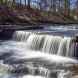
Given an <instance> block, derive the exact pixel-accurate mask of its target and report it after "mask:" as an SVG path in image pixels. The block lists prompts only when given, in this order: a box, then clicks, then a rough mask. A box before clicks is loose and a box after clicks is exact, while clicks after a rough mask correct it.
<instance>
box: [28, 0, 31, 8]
mask: <svg viewBox="0 0 78 78" xmlns="http://www.w3.org/2000/svg"><path fill="white" fill-rule="evenodd" d="M30 3H31V0H28V8H30Z"/></svg>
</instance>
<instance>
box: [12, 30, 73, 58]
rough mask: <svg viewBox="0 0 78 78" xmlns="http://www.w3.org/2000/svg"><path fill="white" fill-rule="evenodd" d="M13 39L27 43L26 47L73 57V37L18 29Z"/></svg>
mask: <svg viewBox="0 0 78 78" xmlns="http://www.w3.org/2000/svg"><path fill="white" fill-rule="evenodd" d="M13 39H14V40H17V41H21V42H23V41H24V43H26V46H25V47H26V48H28V49H30V50H38V51H41V52H45V53H49V54H57V55H61V56H66V57H69V56H70V57H72V56H73V55H72V54H73V52H71V49H72V48H71V45H72V38H71V37H62V36H53V35H49V34H48V35H44V34H40V33H37V32H26V31H16V32H15V33H14V35H13Z"/></svg>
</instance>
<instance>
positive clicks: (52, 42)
mask: <svg viewBox="0 0 78 78" xmlns="http://www.w3.org/2000/svg"><path fill="white" fill-rule="evenodd" d="M76 27H77V26H76ZM76 27H72V26H70V27H62V26H60V27H59V28H57V26H56V27H50V28H47V27H45V28H44V30H35V31H32V30H27V31H25V30H24V31H15V32H14V33H13V36H12V38H11V39H10V40H5V41H3V40H0V78H72V72H71V71H70V70H66V69H65V67H66V66H69V65H70V66H71V65H73V64H77V63H78V61H77V60H76V59H75V56H74V54H75V53H74V46H73V43H72V40H73V37H75V35H77V33H78V29H77V28H76ZM33 63H34V64H33ZM35 63H37V64H35ZM50 67H51V68H50ZM27 73H28V74H27Z"/></svg>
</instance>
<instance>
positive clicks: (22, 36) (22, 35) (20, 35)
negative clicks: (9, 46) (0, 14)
mask: <svg viewBox="0 0 78 78" xmlns="http://www.w3.org/2000/svg"><path fill="white" fill-rule="evenodd" d="M30 34H31V32H24V31H16V32H15V33H14V34H13V40H16V41H26V40H27V38H28V37H29V35H30Z"/></svg>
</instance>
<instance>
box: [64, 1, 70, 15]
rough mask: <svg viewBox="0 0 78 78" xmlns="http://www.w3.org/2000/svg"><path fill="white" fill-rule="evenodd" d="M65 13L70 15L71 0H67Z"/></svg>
mask: <svg viewBox="0 0 78 78" xmlns="http://www.w3.org/2000/svg"><path fill="white" fill-rule="evenodd" d="M64 13H65V15H67V16H69V15H70V0H65V12H64Z"/></svg>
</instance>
